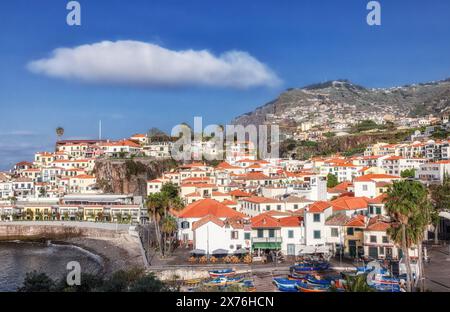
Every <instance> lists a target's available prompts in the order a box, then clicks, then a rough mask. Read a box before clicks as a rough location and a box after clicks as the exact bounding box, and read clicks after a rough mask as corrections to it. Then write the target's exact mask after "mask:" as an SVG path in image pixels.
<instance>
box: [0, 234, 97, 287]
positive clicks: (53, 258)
mask: <svg viewBox="0 0 450 312" xmlns="http://www.w3.org/2000/svg"><path fill="white" fill-rule="evenodd" d="M71 261H78V262H79V263H80V266H81V271H82V272H83V273H93V274H94V273H98V272H100V271H101V270H102V268H103V265H102V260H101V258H100V257H98V256H96V255H94V254H92V253H89V252H88V251H85V250H83V249H81V248H78V247H75V246H70V245H56V244H51V243H50V244H49V243H47V244H46V243H37V242H0V291H1V292H11V291H16V290H17V288H18V287H20V286H21V285H22V283H23V280H24V278H25V275H26V273H27V272H32V271H37V272H44V273H46V274H47V275H48V276H50V277H51V278H53V279H60V278H62V277H64V278H65V276H67V273H68V272H69V271H68V270H67V269H66V266H67V263H69V262H71Z"/></svg>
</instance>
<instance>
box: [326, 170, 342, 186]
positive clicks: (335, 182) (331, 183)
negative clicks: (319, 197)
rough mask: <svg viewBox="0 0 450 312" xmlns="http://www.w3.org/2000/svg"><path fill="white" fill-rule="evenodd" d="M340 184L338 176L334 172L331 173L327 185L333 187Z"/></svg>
mask: <svg viewBox="0 0 450 312" xmlns="http://www.w3.org/2000/svg"><path fill="white" fill-rule="evenodd" d="M338 184H339V182H338V179H337V177H336V176H335V175H334V174H332V173H329V174H328V175H327V187H328V188H332V187H335V186H336V185H338Z"/></svg>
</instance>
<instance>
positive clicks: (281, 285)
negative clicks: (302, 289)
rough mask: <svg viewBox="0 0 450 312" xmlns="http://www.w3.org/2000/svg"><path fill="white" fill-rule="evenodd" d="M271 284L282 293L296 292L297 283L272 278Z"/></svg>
mask: <svg viewBox="0 0 450 312" xmlns="http://www.w3.org/2000/svg"><path fill="white" fill-rule="evenodd" d="M273 283H274V284H275V285H276V286H277V288H278V290H280V291H283V292H297V286H296V285H297V281H295V280H290V279H287V278H274V279H273Z"/></svg>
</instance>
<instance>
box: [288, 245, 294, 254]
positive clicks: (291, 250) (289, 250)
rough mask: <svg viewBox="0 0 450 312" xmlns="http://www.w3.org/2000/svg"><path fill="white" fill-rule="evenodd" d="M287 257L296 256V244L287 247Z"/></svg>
mask: <svg viewBox="0 0 450 312" xmlns="http://www.w3.org/2000/svg"><path fill="white" fill-rule="evenodd" d="M287 255H288V256H295V245H294V244H288V245H287Z"/></svg>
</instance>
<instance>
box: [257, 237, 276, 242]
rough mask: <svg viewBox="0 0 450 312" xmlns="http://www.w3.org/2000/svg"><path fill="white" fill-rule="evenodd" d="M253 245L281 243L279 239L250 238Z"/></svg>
mask: <svg viewBox="0 0 450 312" xmlns="http://www.w3.org/2000/svg"><path fill="white" fill-rule="evenodd" d="M252 242H253V243H281V242H282V238H281V237H252Z"/></svg>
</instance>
